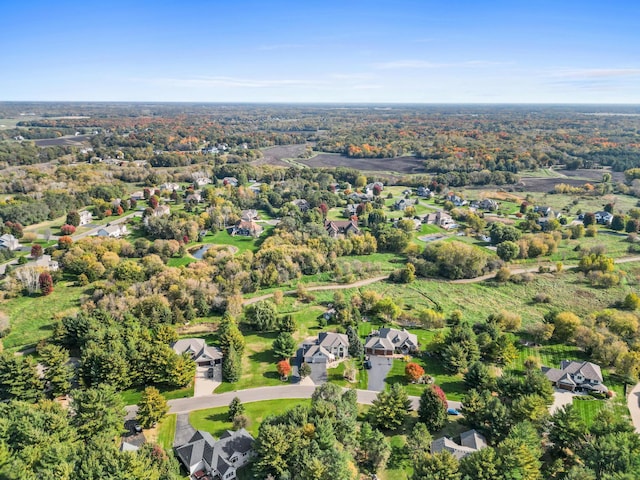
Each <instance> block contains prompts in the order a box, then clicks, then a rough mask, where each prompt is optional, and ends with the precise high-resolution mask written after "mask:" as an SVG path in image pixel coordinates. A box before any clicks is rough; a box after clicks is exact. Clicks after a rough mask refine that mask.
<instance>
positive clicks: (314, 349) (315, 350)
mask: <svg viewBox="0 0 640 480" xmlns="http://www.w3.org/2000/svg"><path fill="white" fill-rule="evenodd" d="M316 355H321V356H323V357H327V358H328V359H329V360H333V359H335V355H334V354H332V353H331V352H330V351H329V350H327V349H326V348H324V347H323V346H321V345H312V346H311V347H310V348H309V350H307V351H306V352H305V354H304V357H305V358H308V357H315V356H316Z"/></svg>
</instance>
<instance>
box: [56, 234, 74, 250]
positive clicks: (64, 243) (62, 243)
mask: <svg viewBox="0 0 640 480" xmlns="http://www.w3.org/2000/svg"><path fill="white" fill-rule="evenodd" d="M72 243H73V239H72V238H71V237H70V236H68V235H64V236H62V237H60V238H58V247H59V248H61V249H63V250H67V249H68V248H69V247H70V246H71V244H72Z"/></svg>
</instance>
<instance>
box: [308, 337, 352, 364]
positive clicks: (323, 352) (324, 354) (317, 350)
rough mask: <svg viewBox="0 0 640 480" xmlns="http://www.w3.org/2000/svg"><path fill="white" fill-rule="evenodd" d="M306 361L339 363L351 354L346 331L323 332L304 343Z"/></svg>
mask: <svg viewBox="0 0 640 480" xmlns="http://www.w3.org/2000/svg"><path fill="white" fill-rule="evenodd" d="M302 351H303V356H304V361H305V362H306V363H327V364H332V363H337V362H340V361H341V360H344V359H345V358H347V357H348V356H349V338H348V337H347V336H346V335H345V334H344V333H334V332H321V333H319V334H318V338H317V339H315V340H312V341H310V342H305V343H303V344H302Z"/></svg>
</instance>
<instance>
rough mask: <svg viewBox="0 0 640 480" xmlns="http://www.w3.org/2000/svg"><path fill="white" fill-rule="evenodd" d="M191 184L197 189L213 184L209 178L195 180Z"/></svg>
mask: <svg viewBox="0 0 640 480" xmlns="http://www.w3.org/2000/svg"><path fill="white" fill-rule="evenodd" d="M193 183H195V184H196V185H197V186H198V187H204V186H205V185H210V184H211V183H213V182H212V181H211V179H210V178H209V177H200V178H196V179H195V180H194V181H193Z"/></svg>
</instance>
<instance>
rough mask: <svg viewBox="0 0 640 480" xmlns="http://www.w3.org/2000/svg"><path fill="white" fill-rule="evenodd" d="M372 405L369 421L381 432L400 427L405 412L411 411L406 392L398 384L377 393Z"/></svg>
mask: <svg viewBox="0 0 640 480" xmlns="http://www.w3.org/2000/svg"><path fill="white" fill-rule="evenodd" d="M372 403H373V404H372V405H371V408H370V409H369V418H370V421H371V423H372V424H373V425H374V426H376V427H377V428H381V429H383V430H396V429H398V428H399V427H401V426H402V424H403V423H404V421H405V419H406V417H407V412H408V411H409V410H411V401H410V400H409V396H408V395H407V391H406V390H405V389H404V387H402V386H401V385H400V384H399V383H394V384H393V385H391V388H390V389H389V390H383V391H381V392H380V393H378V396H377V397H376V399H375V400H374V401H373V402H372Z"/></svg>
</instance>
